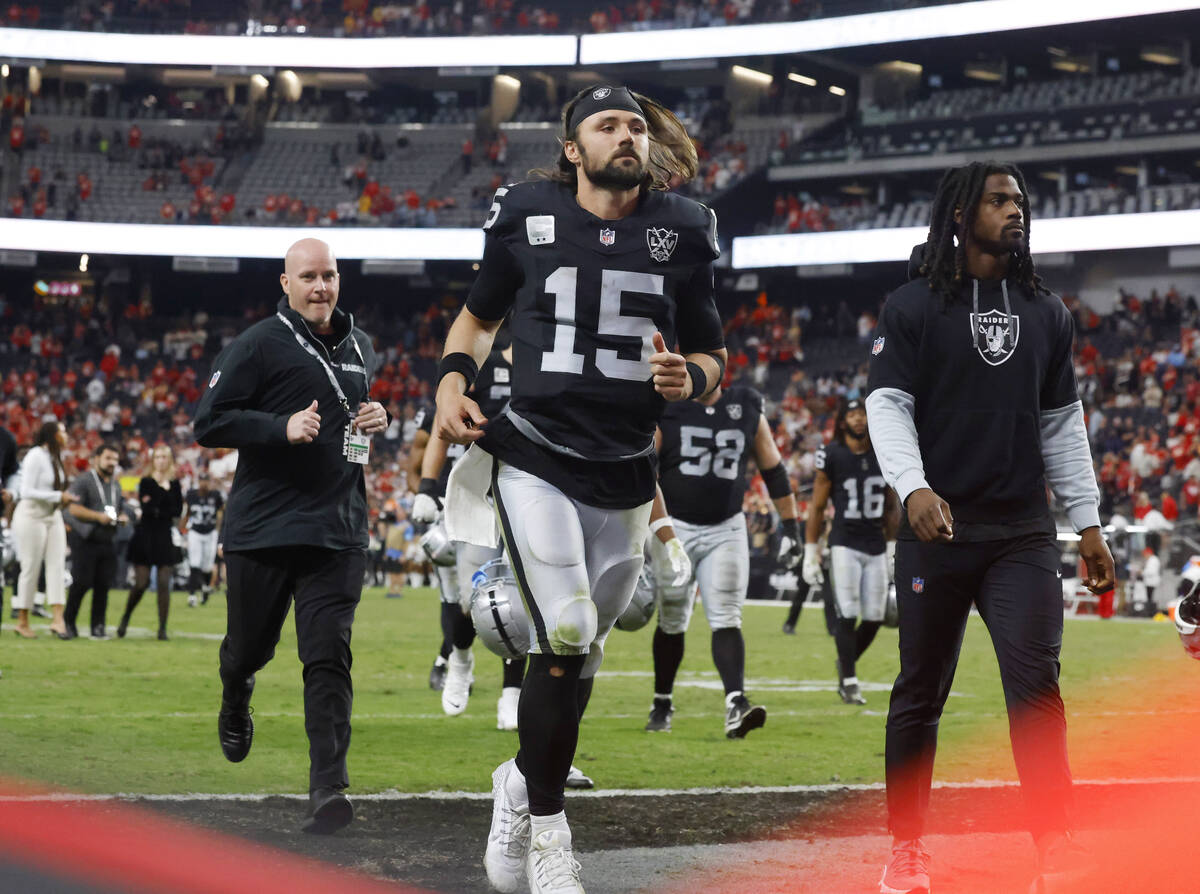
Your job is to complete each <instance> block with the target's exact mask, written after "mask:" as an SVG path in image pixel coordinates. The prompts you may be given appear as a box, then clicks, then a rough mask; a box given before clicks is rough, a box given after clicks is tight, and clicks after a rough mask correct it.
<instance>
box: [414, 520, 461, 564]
mask: <svg viewBox="0 0 1200 894" xmlns="http://www.w3.org/2000/svg"><path fill="white" fill-rule="evenodd" d="M418 543H420V544H421V549H423V550H425V555H427V556H429V561H430V562H432V563H433V564H434V565H453V564H454V560H455V556H456V554H457V552H458V550H457V549H455V546H454V541H453V540H451V539H450V537H449V535H447V534H446V526H445V525H443V524H436V525H430V526H429V530H428V531H426V532H425V533H424V534H422V535H421V539H420V540H419V541H418Z"/></svg>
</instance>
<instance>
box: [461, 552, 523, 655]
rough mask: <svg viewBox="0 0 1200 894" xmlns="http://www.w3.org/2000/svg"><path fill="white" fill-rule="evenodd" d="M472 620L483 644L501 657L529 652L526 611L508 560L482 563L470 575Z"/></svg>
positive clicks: (502, 558) (500, 559)
mask: <svg viewBox="0 0 1200 894" xmlns="http://www.w3.org/2000/svg"><path fill="white" fill-rule="evenodd" d="M471 620H472V621H474V622H475V633H476V634H477V635H478V636H479V638H480V639H481V640H483V644H484V645H485V646H487V647H488V648H489V649H491V650H492V651H493V652H495V653H496V654H497V655H499V656H500V657H501V658H523V657H524V656H525V654H526V653H527V652H528V651H529V614H528V612H526V611H525V603H524V602H522V601H521V594H520V593H519V592H518V591H517V581H516V578H515V577H513V573H512V568H511V567H510V566H509V564H508V560H507V559H506V558H505V557H503V556H501V557H500V558H498V559H492V560H491V561H488V562H484V563H483V565H482V566H480V568H479V570H478V571H476V572H475V573H474V574H473V575H472V576H471Z"/></svg>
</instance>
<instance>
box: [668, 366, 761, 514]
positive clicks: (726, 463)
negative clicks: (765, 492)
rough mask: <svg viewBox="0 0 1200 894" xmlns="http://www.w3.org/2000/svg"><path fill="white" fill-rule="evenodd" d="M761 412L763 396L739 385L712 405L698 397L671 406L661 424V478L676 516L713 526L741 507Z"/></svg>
mask: <svg viewBox="0 0 1200 894" xmlns="http://www.w3.org/2000/svg"><path fill="white" fill-rule="evenodd" d="M762 411H763V399H762V395H760V394H759V393H758V392H757V391H755V390H754V389H753V388H746V387H743V386H738V385H735V386H734V387H732V388H730V389H729V390H727V391H725V392H724V393H722V394H721V398H720V400H718V401H717V402H716V403H715V404H713V405H712V406H711V407H706V406H704V405H703V404H701V403H698V402H697V401H694V400H686V401H679V402H678V403H672V404H668V405H667V409H666V412H665V413H663V417H662V419H661V420H659V423H658V427H659V429H660V430H661V431H662V445H661V446H660V448H659V451H658V461H659V482H658V483H659V486H660V487H661V488H662V492H663V499H664V500H665V501H666V504H667V511H668V512H669V513H670V514H671V515H672V516H674V517H675V518H678V519H679V520H680V521H685V522H688V523H689V524H693V525H714V524H717V523H718V522H723V521H725V519H727V518H730V517H731V516H734V515H737V514H738V513H739V512H741V511H742V500H743V498H744V497H745V495H746V463H747V462H748V461H749V460H750V457H752V456H753V455H754V436H755V434H756V433H757V431H758V421H759V418H760V417H761V416H762Z"/></svg>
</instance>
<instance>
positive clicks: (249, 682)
mask: <svg viewBox="0 0 1200 894" xmlns="http://www.w3.org/2000/svg"><path fill="white" fill-rule="evenodd" d="M253 693H254V675H253V674H251V675H250V676H249V677H247V678H246V682H245V684H244V685H243V686H238V687H230V686H228V685H227V686H226V687H225V691H224V692H223V693H222V696H221V712H220V713H219V714H218V715H217V738H218V739H220V741H221V752H222V753H223V754H224V755H225V758H226V760H229V761H231V762H233V763H235V764H236V763H239V762H241V761H243V760H245V759H246V755H247V754H249V753H250V745H251V743H252V742H253V741H254V721H253V720H251V719H250V714H251V712H252V709H251V707H250V696H251V695H252V694H253Z"/></svg>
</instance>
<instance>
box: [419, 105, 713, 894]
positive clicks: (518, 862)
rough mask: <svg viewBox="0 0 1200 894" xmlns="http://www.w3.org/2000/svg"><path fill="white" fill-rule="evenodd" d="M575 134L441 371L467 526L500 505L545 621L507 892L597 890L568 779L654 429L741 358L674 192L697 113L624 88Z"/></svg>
mask: <svg viewBox="0 0 1200 894" xmlns="http://www.w3.org/2000/svg"><path fill="white" fill-rule="evenodd" d="M560 139H561V140H562V151H561V154H560V156H559V158H558V161H557V163H556V166H555V167H554V169H552V170H550V171H546V172H543V174H544V177H543V179H541V180H540V181H535V182H529V183H519V184H515V185H512V186H509V187H506V188H503V189H500V190H497V192H496V201H495V204H493V206H492V211H491V214H490V215H489V216H488V219H487V222H486V223H485V224H484V230H485V231H486V233H487V238H486V240H485V245H484V255H483V262H482V264H481V267H480V271H479V277H478V279H476V281H475V284H474V286H473V287H472V289H471V293H470V295H469V297H468V298H467V305H466V308H465V309H464V310H463V312H462V313H461V314H460V315H459V317H458V319H457V320H456V321H455V323H454V325H453V327H451V330H450V333H449V335H448V336H447V338H446V349H445V356H444V357H443V358H442V363H441V366H440V369H439V372H438V379H439V384H438V391H437V422H436V426H437V430H438V434H439V435H440V436H441V437H442V438H444V439H446V440H448V441H453V442H458V443H468V442H475V444H476V446H474V447H473V448H472V449H471V450H468V451H467V454H466V455H465V456H464V457H463V458H462V459H461V460H459V462H458V464H457V465H456V466H455V468H454V472H453V473H452V475H451V478H450V482H449V487H448V491H447V499H446V524H447V528H448V531H449V533H450V535H451V536H452V537H453V538H455V539H459V540H467V541H471V542H477V543H479V544H480V545H481V546H489V545H491V544H492V543H493V542H494V533H495V532H494V530H493V526H492V525H493V523H492V519H494V518H496V517H497V516H498V517H499V521H500V528H501V531H502V533H503V538H504V542H505V545H506V547H507V549H508V554H509V557H510V559H511V562H512V569H513V572H514V575H515V577H516V579H517V583H518V587H519V589H520V592H521V596H522V598H523V600H524V602H525V605H526V608H527V609H528V614H529V617H530V619H531V629H530V641H531V647H530V655H529V670H528V672H527V673H526V675H525V680H524V683H523V684H522V691H521V700H520V706H519V709H518V718H519V723H518V729H519V735H520V751H519V752H518V754H517V757H516V758H515V760H512V761H506V762H505V763H503V764H501V765H500V767H499V768H498V769H497V770H496V772H495V773H494V774H493V782H494V789H493V795H494V804H493V817H492V831H491V834H490V835H489V840H488V848H487V854H486V856H485V860H484V862H485V866H486V868H487V872H488V878H489V879H490V881H491V882H492V884H493V885H494V886H495V887H496V888H498V889H499V890H501V891H516V890H517V889H518V888H519V887H520V885H521V883H522V875H523V874H527V875H528V881H529V886H530V889H531V890H532V891H535V892H549V891H554V892H560V891H562V892H578V891H581V890H582V886H581V885H580V882H579V864H578V863H576V862H575V860H574V858H573V856H572V849H571V833H570V830H569V828H568V826H567V821H566V816H565V814H564V812H563V807H564V803H565V802H564V799H563V789H564V783H565V781H566V778H567V772H568V770H569V769H570V766H571V760H572V758H573V757H574V753H575V746H576V742H577V739H578V734H579V717H580V713H581V709H582V707H583V705H584V703H585V702H586V701H587V698H588V695H589V693H590V691H591V683H592V678H593V676H594V675H595V673H596V669H597V668H598V667H599V665H600V660H601V658H602V656H603V647H604V641H605V638H606V637H607V636H608V633H609V631H610V630H611V629H612V626H613V623H614V622H615V621H616V619H617V616H618V615H620V613H621V612H622V611H623V610H624V609H625V607H626V606H627V605H628V604H629V601H630V599H631V598H632V596H633V591H634V586H635V585H636V583H637V579H638V575H639V573H640V571H641V567H642V562H643V544H644V542H645V539H646V536H647V534H648V528H649V520H650V508H651V502H652V500H653V498H654V490H655V478H656V475H655V460H654V430H655V425H656V423H657V422H658V419H659V417H660V416H661V415H662V412H663V408H664V407H665V406H666V404H667V402H668V401H677V400H685V399H688V398H691V397H695V398H699V397H702V396H703V395H705V394H707V393H708V392H710V391H712V390H713V389H714V388H715V387H716V386H717V385H718V384H719V383H720V381H721V377H722V375H723V370H724V364H725V349H724V339H723V337H722V332H721V321H720V317H719V316H718V314H717V309H716V304H715V302H714V300H713V270H712V262H713V261H714V259H715V258H716V257H717V255H718V253H719V252H718V249H717V245H716V221H715V218H714V217H713V214H712V212H711V211H709V209H708V208H706V207H704V206H703V205H699V204H697V203H696V202H693V201H691V200H689V199H685V198H681V197H680V196H677V195H674V194H671V193H668V192H666V191H665V189H666V187H667V186H668V184H669V183H670V181H671V180H672V178H677V179H680V180H684V181H686V180H688V179H690V178H691V177H692V176H694V174H695V173H696V150H695V147H694V146H693V145H692V142H691V139H690V138H689V136H688V134H687V131H686V130H685V129H684V127H683V125H682V124H681V123H680V122H679V119H677V118H676V117H675V116H674V115H673V114H671V112H669V111H668V110H667V109H665V108H663V107H662V106H661V105H659V104H658V103H656V102H654V101H653V100H650V99H648V98H647V97H644V96H639V95H636V94H632V93H630V92H629V91H628V90H627V89H625V88H624V87H610V86H597V87H591V88H588V89H586V90H584V91H581V92H580V93H579V94H577V95H576V96H575V97H574V98H572V99H571V101H570V102H568V103H567V105H566V107H565V108H564V109H563V114H562V130H561V132H560ZM509 313H511V329H512V345H513V390H512V400H511V402H510V403H509V405H508V407H507V408H506V409H505V410H504V411H503V412H502V413H500V414H498V415H496V416H495V417H493V418H491V419H485V418H484V417H483V415H482V414H481V413H480V411H479V406H478V405H477V404H476V403H475V402H474V401H473V400H471V399H470V398H469V397H467V396H466V394H465V392H466V391H467V389H468V388H469V387H470V385H471V383H472V381H473V379H474V377H475V375H476V373H477V371H478V368H479V366H480V365H481V364H482V363H483V361H484V359H485V358H486V357H487V355H488V350H489V348H490V347H491V343H492V338H493V336H494V333H495V331H496V329H497V328H498V327H499V325H500V321H501V319H503V317H504V316H505V315H506V314H509ZM676 344H678V345H679V353H676V352H675V351H674V350H673V349H672V348H671V346H674V345H676ZM489 484H490V486H491V490H492V494H493V496H494V498H495V503H496V511H495V514H494V515H493V514H491V513H490V512H489V511H488V509H487V508H486V502H484V500H483V492H484V491H485V490H486V489H487V487H488V486H489ZM480 507H484V508H483V510H482V512H481V511H479V510H480ZM480 519H482V520H483V521H484V522H485V523H486V524H485V525H483V526H482V528H483V529H480V526H478V525H477V524H474V523H476V522H478V520H480Z"/></svg>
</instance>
